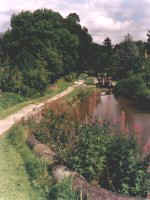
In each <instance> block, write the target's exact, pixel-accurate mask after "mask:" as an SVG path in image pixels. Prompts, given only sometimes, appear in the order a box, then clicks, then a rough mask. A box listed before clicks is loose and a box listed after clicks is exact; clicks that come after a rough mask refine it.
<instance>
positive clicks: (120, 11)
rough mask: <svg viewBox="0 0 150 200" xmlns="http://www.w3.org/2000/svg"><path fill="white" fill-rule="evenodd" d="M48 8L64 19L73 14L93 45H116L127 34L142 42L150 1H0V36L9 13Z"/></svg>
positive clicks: (149, 27) (148, 22)
mask: <svg viewBox="0 0 150 200" xmlns="http://www.w3.org/2000/svg"><path fill="white" fill-rule="evenodd" d="M39 8H48V9H52V10H54V11H58V12H60V13H61V14H62V15H63V16H64V17H65V16H67V15H68V14H69V13H77V14H78V15H79V16H80V20H81V22H80V23H81V24H82V25H83V26H86V27H87V28H88V30H89V33H90V34H91V35H92V36H93V39H94V41H95V42H97V43H101V42H102V41H103V40H104V39H105V38H106V37H110V38H111V39H112V42H113V43H117V42H120V41H121V40H123V39H124V36H125V35H127V34H128V33H130V34H131V35H132V36H133V37H134V38H135V39H136V40H146V33H147V31H148V30H150V0H0V32H4V31H5V30H7V29H8V28H9V27H10V18H11V15H12V14H13V13H18V12H20V11H22V10H31V11H34V10H36V9H39Z"/></svg>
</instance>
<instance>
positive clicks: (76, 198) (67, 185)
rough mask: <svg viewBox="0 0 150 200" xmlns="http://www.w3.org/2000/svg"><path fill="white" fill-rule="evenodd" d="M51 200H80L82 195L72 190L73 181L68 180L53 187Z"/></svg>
mask: <svg viewBox="0 0 150 200" xmlns="http://www.w3.org/2000/svg"><path fill="white" fill-rule="evenodd" d="M48 199H49V200H60V199H61V200H80V195H79V194H78V193H77V192H74V191H73V189H72V183H71V180H69V179H66V180H64V181H63V182H61V183H59V184H56V185H54V186H52V187H51V189H50V193H49V198H48Z"/></svg>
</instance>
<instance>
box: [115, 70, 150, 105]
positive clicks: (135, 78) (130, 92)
mask: <svg viewBox="0 0 150 200" xmlns="http://www.w3.org/2000/svg"><path fill="white" fill-rule="evenodd" d="M114 94H115V95H116V96H124V97H129V98H131V99H134V100H135V102H137V104H139V105H141V106H145V107H148V106H149V101H150V91H149V89H148V88H147V86H146V83H145V81H144V79H143V78H142V76H141V75H139V74H137V75H130V76H129V78H127V79H123V80H121V81H119V82H118V83H117V85H116V86H115V88H114Z"/></svg>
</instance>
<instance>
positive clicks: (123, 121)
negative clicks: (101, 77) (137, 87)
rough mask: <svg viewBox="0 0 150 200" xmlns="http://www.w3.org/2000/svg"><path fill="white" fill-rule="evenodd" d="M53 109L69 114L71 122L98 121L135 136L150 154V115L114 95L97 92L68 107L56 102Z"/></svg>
mask: <svg viewBox="0 0 150 200" xmlns="http://www.w3.org/2000/svg"><path fill="white" fill-rule="evenodd" d="M51 108H52V109H53V110H54V111H55V112H56V111H57V112H59V113H62V112H65V113H69V114H70V120H71V119H76V120H78V121H80V122H81V121H84V122H85V121H87V122H89V118H90V120H97V121H98V122H99V123H103V122H104V121H107V122H109V124H110V125H111V126H112V127H113V128H114V129H113V130H115V132H117V131H118V130H119V131H120V130H121V131H122V132H123V133H125V134H135V135H136V136H137V139H138V142H139V144H140V146H141V147H142V149H143V151H144V152H150V113H144V112H139V111H138V110H137V109H136V108H135V106H134V105H133V104H131V102H130V101H128V100H126V99H123V98H120V99H116V98H115V97H114V96H113V95H107V96H101V95H100V93H97V92H96V91H95V92H93V94H92V95H91V96H89V97H88V98H86V99H84V100H83V101H80V102H79V103H75V104H73V105H68V104H66V102H63V101H62V102H61V101H60V100H59V101H55V102H53V103H51Z"/></svg>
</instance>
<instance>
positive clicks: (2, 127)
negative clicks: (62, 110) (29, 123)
mask: <svg viewBox="0 0 150 200" xmlns="http://www.w3.org/2000/svg"><path fill="white" fill-rule="evenodd" d="M83 83H84V81H82V80H80V81H78V82H75V84H74V86H71V87H69V88H68V89H66V90H65V91H63V92H61V93H59V94H57V95H56V96H54V97H52V98H50V99H48V100H46V101H44V102H42V103H39V104H30V105H28V106H26V107H24V108H23V109H21V110H20V111H18V112H16V113H14V114H11V115H10V116H8V117H6V118H5V119H2V120H0V135H2V134H4V133H5V132H6V131H8V130H9V129H10V128H11V127H12V126H13V125H14V124H15V123H16V122H18V121H20V120H21V119H22V118H28V116H31V115H32V114H35V113H37V112H39V111H40V110H41V108H42V107H43V106H44V105H45V104H46V103H50V102H52V101H55V100H57V99H59V98H61V97H63V96H65V95H67V94H69V93H71V92H72V91H73V90H74V89H75V88H76V87H79V86H80V85H82V84H83Z"/></svg>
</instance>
